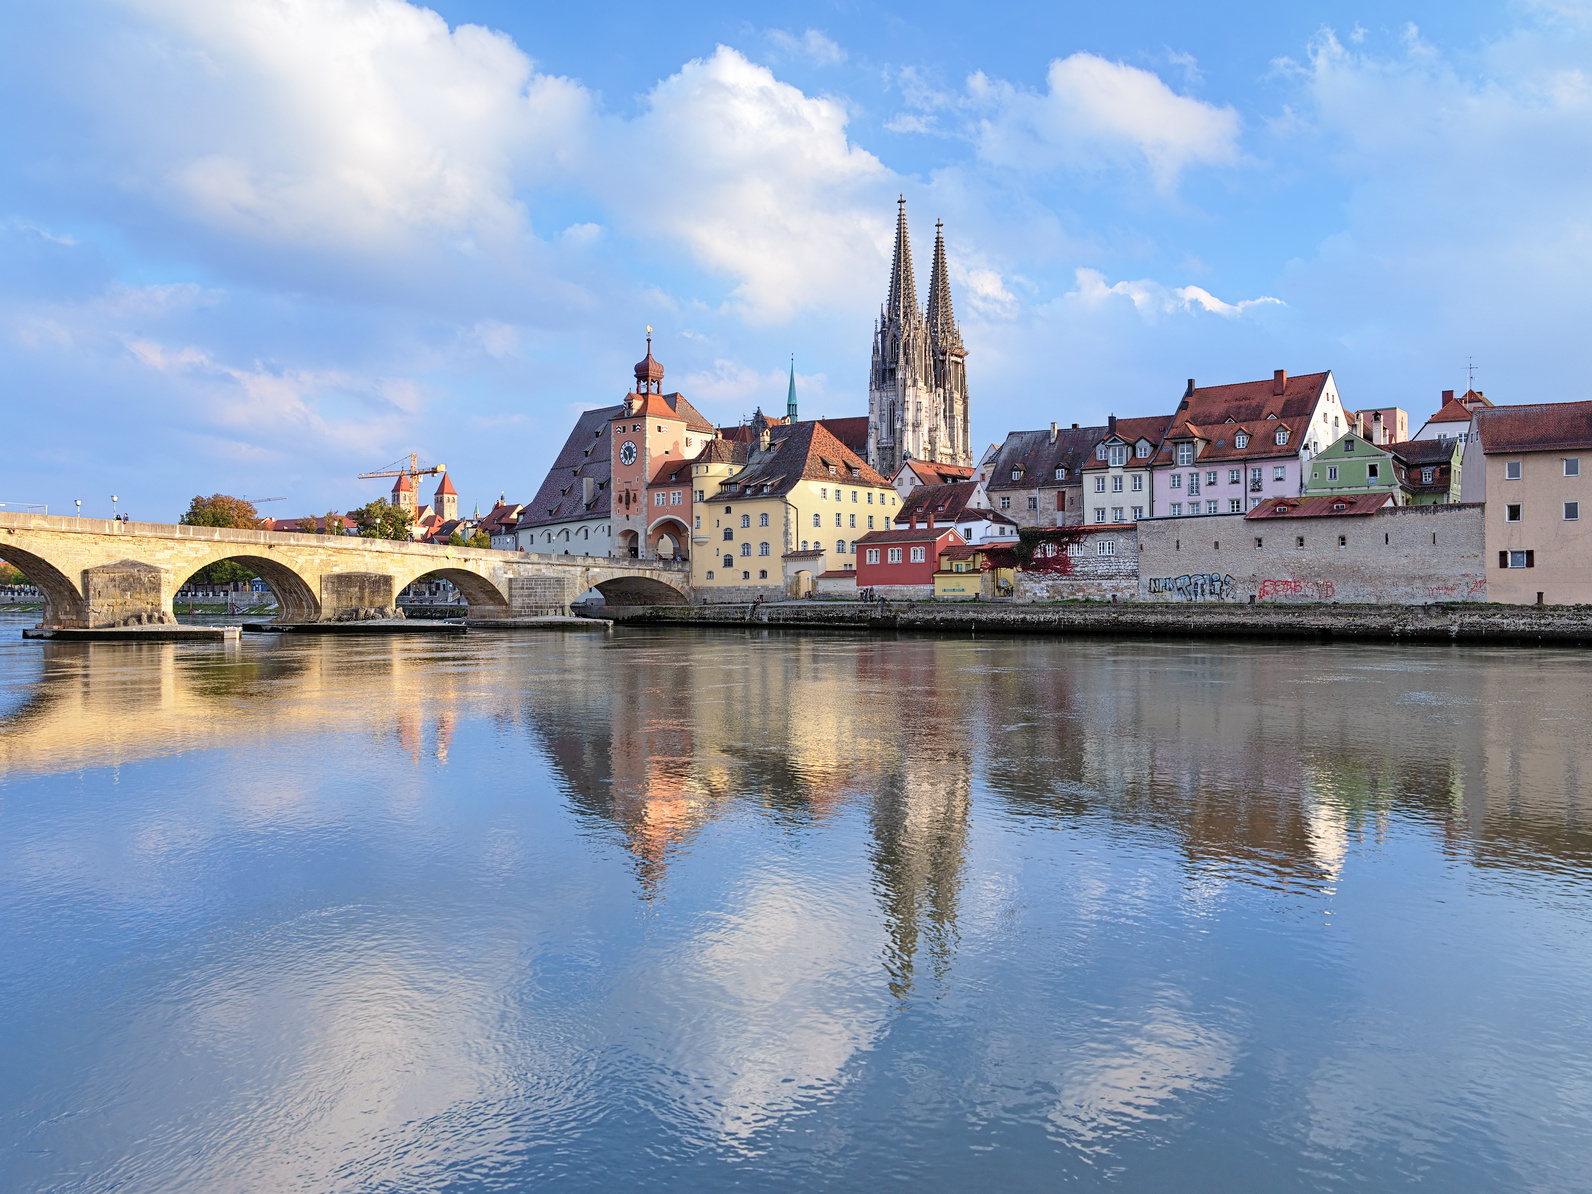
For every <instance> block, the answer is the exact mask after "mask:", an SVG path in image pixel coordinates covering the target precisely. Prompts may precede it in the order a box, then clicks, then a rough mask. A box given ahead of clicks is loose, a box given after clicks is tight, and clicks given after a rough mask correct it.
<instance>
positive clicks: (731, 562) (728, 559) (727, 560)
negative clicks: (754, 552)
mask: <svg viewBox="0 0 1592 1194" xmlns="http://www.w3.org/2000/svg"><path fill="white" fill-rule="evenodd" d="M724 566H725V567H726V568H733V567H735V557H734V556H725V557H724Z"/></svg>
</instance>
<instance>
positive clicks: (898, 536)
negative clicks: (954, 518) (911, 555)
mask: <svg viewBox="0 0 1592 1194" xmlns="http://www.w3.org/2000/svg"><path fill="white" fill-rule="evenodd" d="M946 535H951V536H953V537H954V538H955V539H956V541H957V542H958V543H962V542H963V539H962V536H961V535H958V534H957V533H956V528H955V527H946V526H938V525H936V526H934V527H932V528H931V527H919V528H918V529H917V530H915V531H914V530H912V529H911V528H910V527H909V528H907V529H906V530H903V531H869V532H868V533H867V534H866V535H864V536H863V537H862V538H861V539H858V540H856V542H857V543H866V544H869V545H872V544H875V543H937V542H938V541H939V540H940V539H941V538H942V537H944V536H946Z"/></svg>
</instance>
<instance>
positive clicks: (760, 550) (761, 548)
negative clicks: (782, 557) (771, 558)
mask: <svg viewBox="0 0 1592 1194" xmlns="http://www.w3.org/2000/svg"><path fill="white" fill-rule="evenodd" d="M757 554H758V555H760V556H766V555H767V554H768V544H766V543H759V544H758V545H757Z"/></svg>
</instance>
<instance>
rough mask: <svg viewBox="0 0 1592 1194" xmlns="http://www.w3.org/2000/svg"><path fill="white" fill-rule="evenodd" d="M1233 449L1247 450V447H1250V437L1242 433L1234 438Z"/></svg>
mask: <svg viewBox="0 0 1592 1194" xmlns="http://www.w3.org/2000/svg"><path fill="white" fill-rule="evenodd" d="M1233 447H1235V448H1247V447H1249V436H1247V435H1245V434H1244V433H1243V432H1242V431H1240V432H1239V433H1238V434H1237V435H1235V436H1233Z"/></svg>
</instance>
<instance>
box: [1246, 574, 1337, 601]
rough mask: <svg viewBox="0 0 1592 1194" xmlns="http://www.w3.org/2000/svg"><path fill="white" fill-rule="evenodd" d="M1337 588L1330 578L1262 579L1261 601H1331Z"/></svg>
mask: <svg viewBox="0 0 1592 1194" xmlns="http://www.w3.org/2000/svg"><path fill="white" fill-rule="evenodd" d="M1337 592H1338V590H1337V588H1336V587H1335V586H1334V585H1333V583H1332V582H1331V581H1330V580H1291V579H1290V580H1263V581H1261V582H1260V593H1259V595H1258V600H1261V601H1331V600H1332V599H1333V597H1335V596H1336V595H1337Z"/></svg>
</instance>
